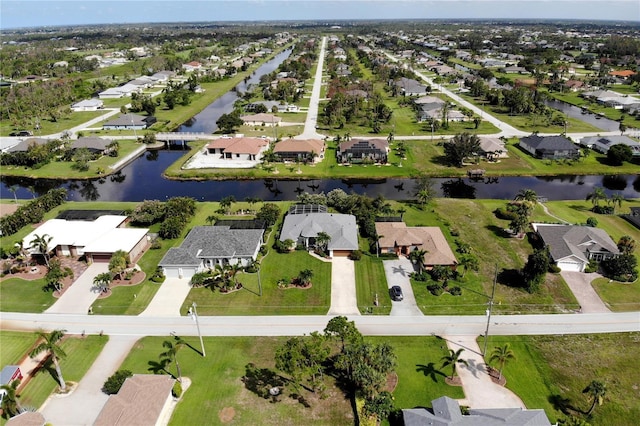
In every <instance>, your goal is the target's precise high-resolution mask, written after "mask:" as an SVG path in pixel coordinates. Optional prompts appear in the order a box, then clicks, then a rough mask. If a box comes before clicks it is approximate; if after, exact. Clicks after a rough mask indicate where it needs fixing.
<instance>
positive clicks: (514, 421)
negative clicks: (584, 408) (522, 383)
mask: <svg viewBox="0 0 640 426" xmlns="http://www.w3.org/2000/svg"><path fill="white" fill-rule="evenodd" d="M431 407H432V408H431V409H428V408H410V409H403V410H402V418H403V420H404V426H425V425H437V426H504V425H509V426H551V423H550V422H549V419H548V418H547V415H546V414H545V412H544V410H541V409H535V410H529V409H524V408H472V409H470V410H469V413H468V414H462V410H461V409H460V403H459V402H458V401H456V400H455V399H452V398H449V397H448V396H443V397H440V398H438V399H434V400H433V401H431Z"/></svg>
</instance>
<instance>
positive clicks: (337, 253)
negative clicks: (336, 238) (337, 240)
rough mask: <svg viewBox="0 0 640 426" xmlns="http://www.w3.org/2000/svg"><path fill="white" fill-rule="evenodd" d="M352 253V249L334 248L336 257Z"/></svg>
mask: <svg viewBox="0 0 640 426" xmlns="http://www.w3.org/2000/svg"><path fill="white" fill-rule="evenodd" d="M350 254H351V250H334V251H333V256H334V257H347V256H349V255H350Z"/></svg>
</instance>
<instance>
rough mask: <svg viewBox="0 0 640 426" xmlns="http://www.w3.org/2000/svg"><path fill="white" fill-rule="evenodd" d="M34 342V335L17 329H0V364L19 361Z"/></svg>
mask: <svg viewBox="0 0 640 426" xmlns="http://www.w3.org/2000/svg"><path fill="white" fill-rule="evenodd" d="M27 337H28V338H27ZM35 342H36V336H35V335H31V334H29V335H27V334H26V333H20V332H17V331H6V330H2V331H0V365H2V366H5V365H12V364H17V363H19V362H20V361H21V360H22V359H23V358H24V356H25V355H26V354H27V352H29V350H30V349H31V347H32V346H33V345H34V343H35Z"/></svg>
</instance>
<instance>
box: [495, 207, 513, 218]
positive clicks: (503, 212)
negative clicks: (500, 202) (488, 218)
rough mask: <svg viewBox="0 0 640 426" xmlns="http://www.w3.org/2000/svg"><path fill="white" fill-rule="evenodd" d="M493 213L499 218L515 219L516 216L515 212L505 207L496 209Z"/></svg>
mask: <svg viewBox="0 0 640 426" xmlns="http://www.w3.org/2000/svg"><path fill="white" fill-rule="evenodd" d="M493 213H494V214H495V215H496V217H497V218H498V219H504V220H513V219H515V217H516V215H515V213H513V212H512V211H509V210H507V209H506V208H504V207H501V208H498V209H495V210H494V211H493Z"/></svg>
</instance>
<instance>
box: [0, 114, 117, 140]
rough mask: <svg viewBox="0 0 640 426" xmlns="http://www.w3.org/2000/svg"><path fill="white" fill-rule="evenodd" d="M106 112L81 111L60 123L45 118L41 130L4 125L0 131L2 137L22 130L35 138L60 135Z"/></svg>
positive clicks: (63, 118) (67, 116)
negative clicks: (29, 132)
mask: <svg viewBox="0 0 640 426" xmlns="http://www.w3.org/2000/svg"><path fill="white" fill-rule="evenodd" d="M105 112H106V111H81V112H72V113H70V114H67V115H65V116H64V117H60V118H58V121H53V120H51V118H50V117H48V116H47V117H44V118H41V120H40V129H39V130H34V129H33V128H27V129H24V128H18V127H14V126H10V125H3V126H2V130H1V131H0V135H1V136H9V133H11V132H13V131H20V130H31V131H32V132H33V135H34V137H40V136H41V135H50V134H53V133H60V132H62V131H64V130H67V129H71V128H72V127H76V126H79V125H80V124H82V123H86V122H87V121H89V120H92V119H94V118H96V117H99V116H101V115H102V114H105Z"/></svg>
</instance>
